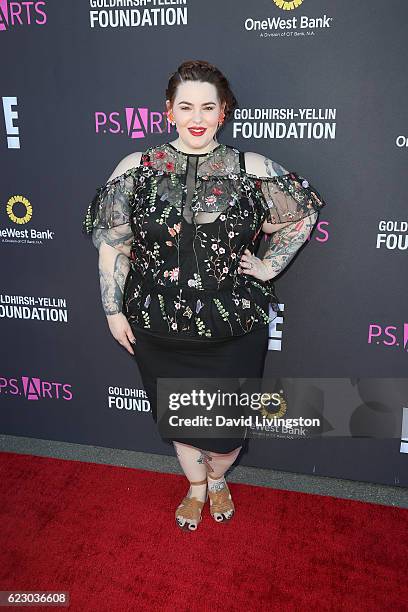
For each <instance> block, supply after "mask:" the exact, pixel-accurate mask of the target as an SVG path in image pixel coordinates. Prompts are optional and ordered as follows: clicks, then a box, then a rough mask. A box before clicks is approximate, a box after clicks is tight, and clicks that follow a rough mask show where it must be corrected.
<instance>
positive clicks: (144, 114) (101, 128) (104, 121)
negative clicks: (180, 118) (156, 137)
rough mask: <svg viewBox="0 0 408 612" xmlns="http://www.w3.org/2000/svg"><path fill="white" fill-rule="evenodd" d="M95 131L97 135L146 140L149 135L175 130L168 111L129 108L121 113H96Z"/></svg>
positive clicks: (168, 132)
mask: <svg viewBox="0 0 408 612" xmlns="http://www.w3.org/2000/svg"><path fill="white" fill-rule="evenodd" d="M173 129H174V128H173ZM95 131H96V133H97V134H126V135H127V136H128V137H129V138H145V137H146V136H148V135H149V134H163V133H164V132H166V133H167V134H170V133H171V132H172V131H173V130H172V128H171V125H170V122H169V121H167V117H166V111H163V112H161V111H154V110H151V109H149V108H147V107H140V106H139V107H134V106H127V107H125V108H124V109H123V110H121V111H111V112H103V111H97V112H95Z"/></svg>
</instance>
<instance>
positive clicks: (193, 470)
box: [173, 441, 207, 526]
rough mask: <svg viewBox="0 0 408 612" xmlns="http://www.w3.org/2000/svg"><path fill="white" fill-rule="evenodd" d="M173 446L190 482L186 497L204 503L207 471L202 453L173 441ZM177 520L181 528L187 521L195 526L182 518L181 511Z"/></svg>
mask: <svg viewBox="0 0 408 612" xmlns="http://www.w3.org/2000/svg"><path fill="white" fill-rule="evenodd" d="M173 444H174V448H175V450H176V455H177V458H178V460H179V463H180V465H181V468H182V470H183V472H184V474H185V475H186V477H187V479H188V480H189V482H190V489H189V491H188V493H187V497H195V498H196V499H198V500H199V501H202V502H203V501H205V498H206V493H207V482H206V478H207V469H206V466H205V463H204V458H203V454H202V451H201V450H200V449H199V448H196V447H195V446H190V445H189V444H184V443H181V442H175V441H173ZM202 481H204V483H203V484H193V483H195V482H202ZM177 520H178V522H179V524H180V525H181V526H182V525H184V523H185V522H186V521H188V522H189V524H192V523H194V525H195V526H196V525H197V521H194V520H193V519H187V518H185V517H183V516H182V509H181V510H180V516H179V517H177Z"/></svg>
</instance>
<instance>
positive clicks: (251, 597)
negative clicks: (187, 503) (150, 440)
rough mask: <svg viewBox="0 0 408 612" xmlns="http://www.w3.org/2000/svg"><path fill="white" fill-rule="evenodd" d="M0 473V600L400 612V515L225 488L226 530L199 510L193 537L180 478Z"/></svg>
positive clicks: (106, 472)
mask: <svg viewBox="0 0 408 612" xmlns="http://www.w3.org/2000/svg"><path fill="white" fill-rule="evenodd" d="M0 470H1V471H0V482H1V485H0V486H1V505H0V506H1V530H0V533H1V535H0V544H1V568H0V590H13V589H14V590H55V591H56V590H59V589H60V590H63V591H69V592H70V601H71V605H70V607H69V610H70V611H71V612H72V611H75V612H76V611H77V610H78V611H81V612H82V611H84V612H93V611H95V612H105V611H106V612H108V611H109V612H112V611H113V612H115V611H116V610H117V611H119V610H120V611H122V610H123V611H125V610H131V611H140V610H141V611H144V610H146V611H149V612H150V611H151V612H153V611H154V612H155V611H156V610H157V611H158V610H163V611H166V612H170V611H171V612H173V611H177V612H191V611H203V612H204V611H208V612H209V611H211V612H214V611H223V612H228V611H235V610H237V611H238V610H239V611H245V610H250V611H252V610H253V611H255V610H256V611H264V610H265V611H266V610H268V611H269V610H278V611H286V610H293V611H295V610H296V611H299V610H306V611H307V612H308V611H315V610H332V611H333V610H334V611H337V610H339V611H340V610H350V611H351V610H353V611H355V610H358V611H359V612H361V611H362V610H370V611H372V612H374V611H376V612H377V611H382V610H393V611H397V610H401V611H402V610H407V606H408V588H407V583H408V581H407V576H406V570H407V561H408V544H407V535H408V510H404V509H399V508H393V507H385V506H379V505H374V504H367V503H362V502H356V501H349V500H343V499H337V498H330V497H325V496H318V495H310V494H305V493H294V492H289V491H279V490H274V489H270V488H264V487H253V486H249V485H241V484H234V483H232V484H231V485H230V488H231V491H232V493H233V496H234V501H235V504H236V506H237V514H236V516H235V517H234V519H233V521H232V522H231V523H230V524H226V525H217V524H216V523H214V522H213V521H212V519H211V517H210V515H209V511H208V507H206V508H205V511H204V516H203V522H202V523H201V525H200V526H199V529H198V530H197V532H195V533H191V534H190V533H184V532H183V531H181V530H180V529H179V528H177V526H176V525H175V523H174V519H173V513H174V509H175V508H176V506H177V505H178V503H179V502H180V500H181V498H182V497H183V495H184V494H185V493H186V491H187V485H186V480H185V479H184V477H182V476H177V475H169V474H158V473H155V472H149V471H145V470H134V469H130V468H120V467H114V466H106V465H97V464H90V463H83V462H77V461H65V460H60V459H48V458H44V457H33V456H28V455H19V454H14V453H0ZM5 609H8V608H5ZM21 609H22V610H23V609H24V610H26V609H27V608H21ZM31 609H33V610H50V608H46V607H34V608H31ZM65 609H67V608H65Z"/></svg>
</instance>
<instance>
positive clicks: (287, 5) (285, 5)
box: [273, 0, 303, 11]
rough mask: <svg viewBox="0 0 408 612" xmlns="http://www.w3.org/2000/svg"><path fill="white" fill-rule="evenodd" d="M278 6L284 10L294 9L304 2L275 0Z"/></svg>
mask: <svg viewBox="0 0 408 612" xmlns="http://www.w3.org/2000/svg"><path fill="white" fill-rule="evenodd" d="M273 1H274V3H275V4H276V6H277V7H278V8H280V9H282V10H283V11H293V10H294V9H297V8H299V6H300V5H301V4H303V0H273Z"/></svg>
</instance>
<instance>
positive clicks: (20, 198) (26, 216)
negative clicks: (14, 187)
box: [6, 195, 33, 225]
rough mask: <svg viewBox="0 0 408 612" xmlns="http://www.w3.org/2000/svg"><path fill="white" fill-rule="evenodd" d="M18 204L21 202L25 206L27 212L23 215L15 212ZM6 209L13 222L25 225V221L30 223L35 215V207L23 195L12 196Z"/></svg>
mask: <svg viewBox="0 0 408 612" xmlns="http://www.w3.org/2000/svg"><path fill="white" fill-rule="evenodd" d="M16 204H21V205H22V206H23V208H24V211H25V212H24V215H22V216H21V217H19V216H17V215H16V214H15V213H14V210H15V209H14V207H15V205H16ZM6 211H7V215H8V216H9V218H10V219H11V221H12V222H13V223H17V225H24V223H28V222H29V221H30V220H31V217H32V216H33V207H32V206H31V204H30V202H29V200H28V199H27V198H25V197H24V196H22V195H15V196H12V197H11V198H10V199H9V201H8V202H7V206H6Z"/></svg>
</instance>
